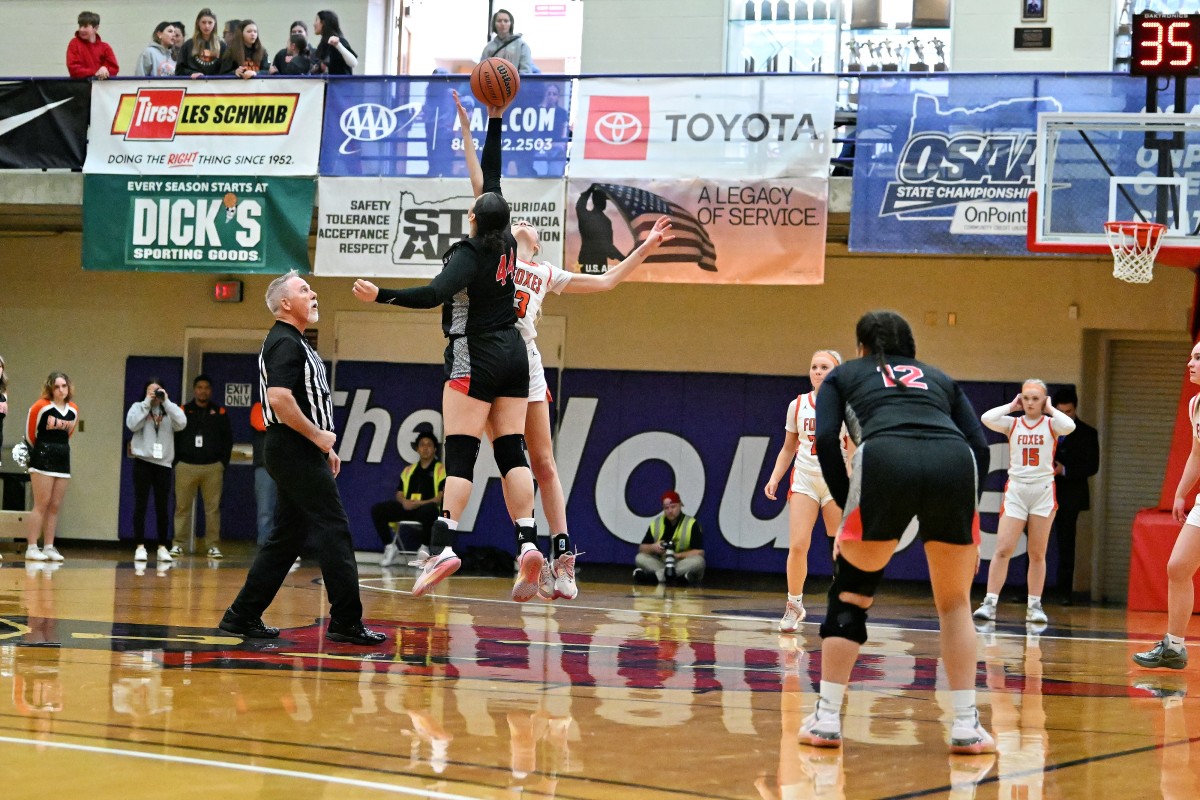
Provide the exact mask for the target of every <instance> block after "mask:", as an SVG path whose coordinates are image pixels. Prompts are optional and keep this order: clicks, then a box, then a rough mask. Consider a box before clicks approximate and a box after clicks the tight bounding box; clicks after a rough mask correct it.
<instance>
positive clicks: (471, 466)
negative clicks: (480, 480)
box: [446, 433, 479, 481]
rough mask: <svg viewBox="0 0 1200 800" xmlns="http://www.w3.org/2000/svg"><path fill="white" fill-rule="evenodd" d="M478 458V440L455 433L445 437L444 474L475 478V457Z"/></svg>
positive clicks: (469, 478)
mask: <svg viewBox="0 0 1200 800" xmlns="http://www.w3.org/2000/svg"><path fill="white" fill-rule="evenodd" d="M477 458H479V440H478V439H476V438H475V437H474V436H463V435H462V434H459V433H455V434H451V435H450V436H447V437H446V474H447V475H448V476H450V477H453V478H464V479H465V480H468V481H470V480H474V479H475V459H477Z"/></svg>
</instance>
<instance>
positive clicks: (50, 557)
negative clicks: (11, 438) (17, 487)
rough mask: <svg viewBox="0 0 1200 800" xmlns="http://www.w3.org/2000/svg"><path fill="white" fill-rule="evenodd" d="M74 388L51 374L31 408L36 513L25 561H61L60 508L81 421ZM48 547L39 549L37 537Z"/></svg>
mask: <svg viewBox="0 0 1200 800" xmlns="http://www.w3.org/2000/svg"><path fill="white" fill-rule="evenodd" d="M74 395H75V388H74V387H73V386H72V385H71V379H70V378H68V377H67V375H66V373H63V372H51V373H50V377H48V378H47V379H46V385H45V386H43V387H42V396H41V399H39V400H38V401H37V402H36V403H34V404H33V407H32V408H30V409H29V419H28V422H27V423H26V425H25V435H26V437H27V438H28V439H29V444H30V446H31V452H30V454H29V477H30V481H31V482H32V483H33V511H32V513H30V515H29V533H28V534H27V537H26V538H27V539H28V540H29V547H28V548H26V550H25V560H26V561H62V560H63V557H62V554H61V553H59V552H58V548H56V547H55V546H54V530H55V528H56V527H57V526H58V509H59V507H60V506H61V505H62V501H63V496H64V495H66V493H67V484H68V483H69V482H70V480H71V435H72V434H74V433H75V424H76V423H77V422H78V421H79V407H78V406H76V405H75V404H74V403H72V402H71V398H72V397H74ZM43 534H44V535H45V541H46V546H45V548H44V549H40V550H39V549H38V544H37V543H38V537H39V536H42V535H43Z"/></svg>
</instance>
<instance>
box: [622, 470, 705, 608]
mask: <svg viewBox="0 0 1200 800" xmlns="http://www.w3.org/2000/svg"><path fill="white" fill-rule="evenodd" d="M662 508H663V513H661V514H659V515H658V516H657V517H655V518H654V519H652V520H650V527H649V528H647V529H646V536H645V538H643V539H642V543H641V545H639V546H638V553H637V556H636V558H635V563H636V564H637V568H636V569H635V570H634V571H633V579H634V581H635V582H637V583H651V584H653V583H666V584H668V585H672V586H695V585H696V584H698V583H699V582H700V580H701V579H702V578H703V577H704V566H705V561H704V534H703V533H702V532H701V530H700V523H699V522H697V521H696V519H695V518H694V517H689V516H688V515H687V514H684V513H683V501H682V500H680V499H679V494H678V493H677V492H675V491H674V490H671V489H668V490H667V491H665V492H663V496H662Z"/></svg>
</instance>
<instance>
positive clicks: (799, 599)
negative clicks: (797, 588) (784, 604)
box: [788, 594, 804, 606]
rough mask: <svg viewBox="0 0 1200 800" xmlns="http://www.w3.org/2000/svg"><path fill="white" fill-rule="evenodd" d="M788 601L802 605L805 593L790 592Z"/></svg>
mask: <svg viewBox="0 0 1200 800" xmlns="http://www.w3.org/2000/svg"><path fill="white" fill-rule="evenodd" d="M788 602H789V603H795V604H796V605H798V606H802V605H804V595H802V594H789V595H788Z"/></svg>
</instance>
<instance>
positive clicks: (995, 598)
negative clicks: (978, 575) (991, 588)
mask: <svg viewBox="0 0 1200 800" xmlns="http://www.w3.org/2000/svg"><path fill="white" fill-rule="evenodd" d="M983 602H985V603H987V604H988V605H990V606H994V605H996V604H997V603H999V602H1000V595H998V594H992V593H991V592H988V593H987V594H985V595H984V596H983Z"/></svg>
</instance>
